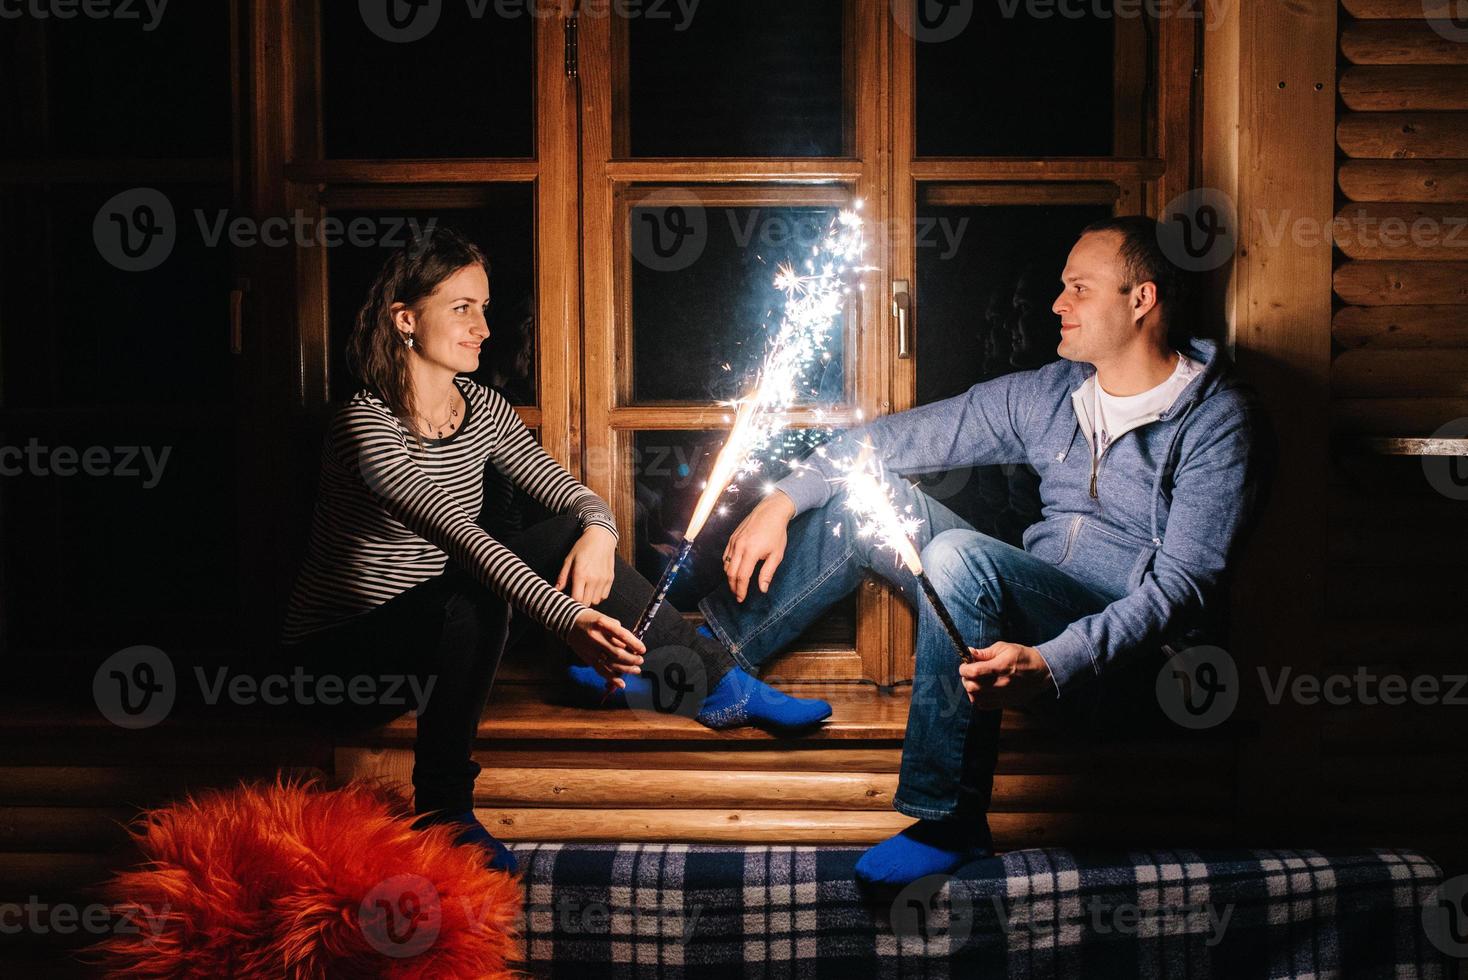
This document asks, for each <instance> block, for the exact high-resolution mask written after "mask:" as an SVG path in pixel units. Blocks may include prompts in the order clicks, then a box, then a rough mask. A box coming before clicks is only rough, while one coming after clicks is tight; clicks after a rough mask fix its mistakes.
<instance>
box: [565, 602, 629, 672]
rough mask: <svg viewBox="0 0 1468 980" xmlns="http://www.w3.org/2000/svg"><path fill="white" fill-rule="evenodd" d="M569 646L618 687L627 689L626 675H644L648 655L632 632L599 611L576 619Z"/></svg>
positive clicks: (567, 640) (590, 611) (568, 640)
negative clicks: (643, 666) (645, 660)
mask: <svg viewBox="0 0 1468 980" xmlns="http://www.w3.org/2000/svg"><path fill="white" fill-rule="evenodd" d="M566 645H567V646H569V647H570V648H571V651H572V652H573V653H575V654H576V656H578V657H580V658H581V659H582V660H584V661H586V663H587V664H588V665H589V666H591V667H592V668H593V669H594V670H595V671H596V672H597V673H598V674H600V675H601V676H603V677H605V678H606V679H607V680H608V681H610V682H611V684H612V686H614V687H626V686H627V682H626V681H624V680H622V675H623V674H640V673H642V654H644V653H646V652H647V647H646V646H644V645H643V642H642V641H641V640H639V639H638V638H637V637H635V636H633V635H632V631H631V630H629V629H627V628H626V627H624V626H623V625H622V624H621V623H619V622H617V621H616V620H615V619H613V618H612V617H610V616H603V615H602V614H601V613H599V612H597V611H596V610H595V609H588V610H586V611H585V612H583V613H582V614H581V615H580V616H577V617H576V625H575V626H573V627H571V635H570V636H568V637H567V638H566Z"/></svg>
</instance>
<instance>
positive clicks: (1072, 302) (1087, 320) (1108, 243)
mask: <svg viewBox="0 0 1468 980" xmlns="http://www.w3.org/2000/svg"><path fill="white" fill-rule="evenodd" d="M1121 244H1122V237H1121V234H1120V233H1119V232H1114V231H1103V232H1092V233H1091V234H1088V235H1082V236H1081V239H1080V241H1078V242H1076V244H1075V247H1074V248H1072V249H1071V250H1070V257H1069V258H1068V259H1066V262H1065V269H1064V271H1062V272H1061V274H1060V279H1061V282H1062V284H1063V285H1064V288H1063V289H1062V291H1061V293H1060V296H1059V298H1057V299H1056V300H1055V302H1054V303H1053V304H1052V305H1051V307H1050V309H1051V310H1052V311H1053V312H1054V313H1055V314H1056V315H1058V316H1059V317H1060V346H1059V347H1058V348H1056V352H1057V353H1058V354H1059V355H1060V356H1061V357H1063V358H1065V359H1066V360H1069V361H1085V362H1087V363H1090V364H1095V363H1096V362H1098V361H1106V360H1109V359H1111V358H1113V357H1115V356H1117V355H1118V354H1120V353H1122V352H1123V351H1124V350H1126V348H1127V347H1128V346H1129V345H1131V344H1133V343H1135V342H1136V341H1137V339H1138V338H1139V337H1140V335H1141V331H1140V330H1139V329H1138V325H1137V323H1136V320H1137V319H1138V317H1139V314H1138V313H1137V312H1136V311H1134V308H1133V306H1134V303H1135V302H1136V298H1137V289H1136V288H1135V284H1134V288H1133V289H1132V290H1131V291H1129V292H1125V293H1124V292H1122V291H1121V287H1122V286H1123V285H1125V268H1124V266H1123V265H1122V262H1121V255H1120V252H1121Z"/></svg>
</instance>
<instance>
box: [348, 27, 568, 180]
mask: <svg viewBox="0 0 1468 980" xmlns="http://www.w3.org/2000/svg"><path fill="white" fill-rule="evenodd" d="M534 6H538V5H533V4H529V3H522V4H516V3H482V4H475V3H468V4H465V3H399V2H397V0H387V2H381V3H371V4H358V3H350V2H347V3H341V2H337V0H321V88H322V93H321V113H322V124H323V127H324V134H323V136H324V146H325V153H326V156H327V157H328V158H335V159H344V158H345V159H351V158H393V157H409V158H417V157H480V156H483V157H529V156H534V155H535V138H534V134H535V116H534V99H535V85H534V81H535V72H534V62H533V60H532V45H533V37H534V22H535V18H534V17H532V16H531V13H530V10H531V8H532V7H534ZM393 14H399V15H402V16H401V18H400V19H390V18H391V17H392V15H393ZM546 23H547V24H548V25H550V26H554V25H553V24H552V23H551V22H546Z"/></svg>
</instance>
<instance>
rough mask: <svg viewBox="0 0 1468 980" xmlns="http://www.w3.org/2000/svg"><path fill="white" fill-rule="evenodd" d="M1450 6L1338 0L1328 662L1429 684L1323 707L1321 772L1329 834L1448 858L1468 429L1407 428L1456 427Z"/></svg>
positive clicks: (1461, 37) (1466, 704) (1453, 860)
mask: <svg viewBox="0 0 1468 980" xmlns="http://www.w3.org/2000/svg"><path fill="white" fill-rule="evenodd" d="M1448 13H1449V10H1448V7H1447V4H1446V3H1440V2H1437V0H1428V3H1427V4H1424V3H1423V2H1422V0H1410V2H1408V0H1343V2H1342V3H1341V11H1340V43H1339V54H1340V99H1339V103H1338V118H1337V132H1336V138H1337V145H1338V153H1337V158H1336V183H1337V211H1336V223H1335V230H1334V235H1333V239H1334V242H1335V246H1336V253H1337V254H1336V269H1335V275H1334V294H1335V311H1334V315H1333V317H1332V330H1331V337H1332V342H1333V350H1334V352H1335V353H1334V357H1333V360H1332V363H1331V374H1330V383H1331V423H1332V428H1333V429H1334V430H1335V432H1336V434H1337V443H1336V444H1337V452H1336V453H1335V455H1334V465H1333V466H1332V471H1331V481H1330V487H1329V491H1328V500H1329V518H1328V521H1329V539H1328V541H1329V544H1328V574H1327V604H1328V606H1327V608H1328V612H1329V615H1330V617H1331V627H1330V630H1329V632H1328V634H1327V638H1328V641H1329V643H1328V654H1329V656H1328V662H1329V663H1331V664H1333V665H1335V666H1336V667H1337V668H1338V669H1340V670H1343V671H1352V672H1355V671H1358V670H1360V669H1362V668H1364V669H1365V670H1366V671H1367V672H1368V673H1369V674H1371V675H1378V676H1381V677H1386V676H1389V675H1401V676H1403V677H1405V678H1406V679H1407V680H1408V681H1412V680H1413V679H1417V678H1435V679H1436V680H1437V685H1438V688H1439V693H1438V694H1437V695H1433V696H1429V697H1423V698H1421V699H1420V701H1421V702H1422V703H1413V701H1414V699H1413V698H1410V697H1409V698H1408V699H1407V703H1406V704H1402V705H1387V704H1377V705H1361V706H1356V707H1350V708H1342V709H1338V710H1337V709H1333V710H1331V711H1330V712H1329V714H1328V715H1327V717H1326V718H1325V719H1324V723H1323V726H1322V730H1321V764H1322V767H1321V776H1322V784H1321V791H1322V795H1323V800H1324V802H1325V804H1326V806H1327V807H1328V808H1329V809H1330V810H1331V811H1332V812H1334V813H1335V814H1338V817H1339V820H1338V827H1339V829H1340V831H1341V832H1342V833H1344V834H1349V835H1351V836H1352V837H1356V838H1370V839H1374V840H1379V841H1382V842H1390V841H1393V840H1399V841H1403V842H1406V843H1411V844H1414V845H1416V846H1419V847H1422V848H1423V849H1424V850H1426V851H1427V852H1428V853H1429V854H1431V855H1433V856H1434V857H1436V858H1437V859H1438V860H1439V861H1441V862H1443V863H1444V864H1445V865H1447V866H1448V867H1449V870H1450V872H1452V871H1455V872H1456V873H1462V872H1464V871H1468V842H1465V840H1464V835H1463V833H1462V828H1463V827H1464V826H1465V825H1468V767H1465V766H1464V765H1463V761H1462V753H1463V748H1464V745H1465V744H1468V684H1465V685H1463V687H1462V689H1459V690H1457V691H1456V701H1457V702H1458V703H1456V704H1453V703H1446V704H1445V703H1431V701H1432V700H1433V699H1434V698H1436V699H1438V700H1439V701H1440V700H1444V699H1446V698H1447V697H1449V696H1451V695H1452V694H1453V691H1454V688H1455V687H1456V686H1457V685H1458V684H1459V683H1460V682H1459V681H1456V680H1452V678H1453V677H1454V676H1455V675H1456V676H1458V677H1461V676H1462V675H1468V664H1465V662H1464V661H1465V658H1464V656H1463V653H1464V646H1465V644H1464V638H1465V635H1468V572H1465V568H1464V565H1465V560H1464V559H1465V555H1468V547H1465V546H1468V458H1462V456H1461V454H1463V453H1465V452H1468V442H1462V441H1459V442H1447V443H1440V444H1438V445H1436V446H1424V445H1423V444H1422V443H1420V442H1415V441H1411V440H1408V439H1405V438H1403V437H1415V436H1431V435H1433V434H1435V433H1437V434H1441V435H1445V436H1452V437H1458V438H1459V439H1460V440H1461V439H1462V437H1464V436H1468V21H1465V20H1464V19H1463V18H1462V17H1459V18H1458V20H1457V21H1456V22H1453V21H1450V20H1446V19H1445V18H1446V16H1447V14H1448ZM1429 17H1432V18H1434V19H1436V18H1444V19H1442V20H1430V19H1429ZM1444 426H1448V427H1449V428H1448V429H1447V430H1446V431H1442V430H1443V427H1444ZM1362 437H1376V438H1365V439H1363V438H1362ZM1424 451H1427V452H1435V453H1457V454H1460V456H1459V458H1457V459H1456V460H1455V459H1454V458H1452V457H1451V456H1446V455H1422V453H1423V452H1424ZM1421 683H1424V684H1426V683H1428V682H1427V681H1422V682H1421Z"/></svg>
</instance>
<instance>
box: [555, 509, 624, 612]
mask: <svg viewBox="0 0 1468 980" xmlns="http://www.w3.org/2000/svg"><path fill="white" fill-rule="evenodd" d="M616 554H617V539H616V538H615V537H613V536H612V532H611V531H608V530H607V529H606V528H604V527H602V526H600V525H598V524H593V525H591V526H590V527H588V528H587V529H586V530H585V531H583V532H581V537H579V538H577V539H576V543H575V544H573V545H572V546H571V552H570V554H568V555H566V560H565V562H563V563H562V564H561V574H560V575H557V576H556V588H557V589H560V590H562V591H567V590H566V583H568V582H569V583H570V585H571V587H570V590H569V594H570V596H571V598H572V599H575V600H576V601H577V602H579V603H581V604H582V605H583V606H594V605H596V604H597V603H599V602H601V601H602V600H603V599H605V598H606V597H607V596H608V595H610V594H611V592H612V574H613V572H614V571H615V568H616V562H615V560H614V559H615V557H616Z"/></svg>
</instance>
